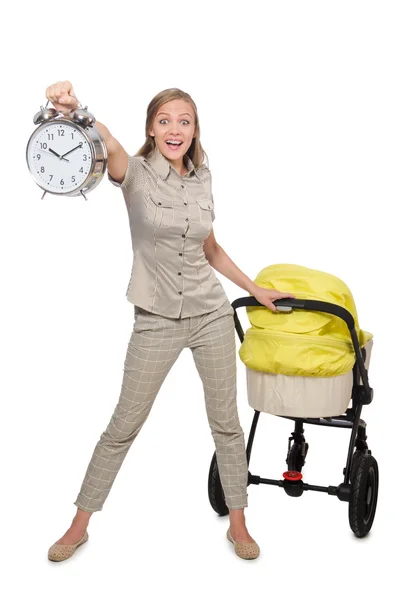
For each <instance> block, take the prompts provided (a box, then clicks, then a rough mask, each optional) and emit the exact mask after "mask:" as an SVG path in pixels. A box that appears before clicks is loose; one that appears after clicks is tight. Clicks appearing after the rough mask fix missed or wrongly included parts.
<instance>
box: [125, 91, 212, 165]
mask: <svg viewBox="0 0 397 600" xmlns="http://www.w3.org/2000/svg"><path fill="white" fill-rule="evenodd" d="M175 99H182V100H185V101H186V102H189V104H190V105H191V107H192V109H193V113H194V120H195V125H196V130H195V133H196V137H194V138H193V139H192V143H191V144H190V148H189V149H188V151H187V152H186V154H187V155H188V157H189V158H190V160H191V161H192V162H193V164H194V166H195V168H196V169H198V168H200V167H202V166H207V163H208V156H207V154H206V153H205V152H204V149H203V147H202V145H201V142H200V123H199V118H198V113H197V106H196V104H195V102H194V101H193V99H192V98H191V96H189V94H187V93H186V92H183V91H182V90H180V89H178V88H169V89H167V90H163V91H162V92H159V93H158V94H157V95H156V96H155V97H154V98H153V99H152V100H151V101H150V102H149V105H148V107H147V113H146V125H145V134H146V141H145V143H144V144H143V146H141V148H139V150H138V152H137V153H136V154H135V156H144V157H145V158H148V157H149V156H150V155H151V154H152V153H153V152H154V150H155V148H156V144H155V141H154V138H153V137H152V136H151V135H149V131H150V129H151V127H152V124H153V121H154V118H155V116H156V114H157V112H158V111H159V109H160V107H161V106H162V105H163V104H165V103H166V102H169V101H170V100H175ZM204 157H205V159H206V161H205V162H204Z"/></svg>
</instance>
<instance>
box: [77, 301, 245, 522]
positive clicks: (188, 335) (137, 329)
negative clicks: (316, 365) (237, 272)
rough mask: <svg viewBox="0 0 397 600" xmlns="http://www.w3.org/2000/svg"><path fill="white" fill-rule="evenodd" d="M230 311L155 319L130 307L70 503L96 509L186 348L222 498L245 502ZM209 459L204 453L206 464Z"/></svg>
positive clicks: (240, 505)
mask: <svg viewBox="0 0 397 600" xmlns="http://www.w3.org/2000/svg"><path fill="white" fill-rule="evenodd" d="M233 312H234V311H233V307H232V306H231V304H230V302H229V300H226V301H225V303H224V304H223V305H222V306H221V307H220V308H218V309H217V310H214V311H212V312H210V313H206V314H204V315H199V316H195V317H186V318H183V319H174V318H168V317H162V316H159V315H156V314H154V313H151V312H148V311H146V310H144V309H142V308H140V307H137V306H135V317H136V319H135V323H134V328H133V332H132V334H131V339H130V341H129V344H128V348H127V355H126V358H125V363H124V376H123V382H122V387H121V393H120V398H119V402H118V404H117V406H116V408H115V410H114V413H113V415H112V418H111V419H110V422H109V424H108V426H107V428H106V430H105V431H104V432H103V433H102V435H101V437H100V439H99V441H98V443H97V445H96V447H95V449H94V452H93V455H92V458H91V461H90V463H89V465H88V468H87V472H86V475H85V478H84V481H83V483H82V486H81V490H80V492H79V494H78V497H77V500H76V501H75V503H74V504H75V505H76V506H77V507H79V508H81V509H82V510H85V511H89V512H93V511H98V510H102V507H103V504H104V502H105V500H106V498H107V496H108V494H109V492H110V489H111V487H112V485H113V482H114V480H115V478H116V475H117V473H118V471H119V469H120V467H121V465H122V463H123V460H124V458H125V456H126V454H127V452H128V450H129V448H130V446H131V444H132V442H133V441H134V439H135V438H136V436H137V435H138V433H139V431H140V430H141V428H142V426H143V424H144V422H145V421H146V419H147V417H148V415H149V412H150V409H151V407H152V405H153V402H154V400H155V398H156V396H157V394H158V392H159V389H160V387H161V385H162V383H163V381H164V379H165V377H166V376H167V373H168V372H169V371H170V369H171V367H172V365H173V364H174V362H175V361H176V359H177V358H178V356H179V354H180V353H181V351H182V350H183V348H186V347H187V348H190V349H191V351H192V353H193V358H194V362H195V365H196V367H197V370H198V373H199V375H200V378H201V381H202V383H203V388H204V397H205V404H206V411H207V417H208V422H209V425H210V428H211V433H212V436H213V439H214V442H215V449H216V455H217V462H218V469H219V475H220V479H221V483H222V487H223V491H224V494H225V501H226V504H227V506H228V508H229V510H231V509H236V508H243V507H246V506H248V503H247V477H248V466H247V459H246V452H245V442H244V433H243V430H242V428H241V425H240V422H239V417H238V412H237V404H236V341H235V328H234V319H233ZM209 463H210V459H209V461H208V467H209ZM170 485H172V479H170ZM170 491H172V490H170Z"/></svg>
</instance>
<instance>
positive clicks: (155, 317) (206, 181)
mask: <svg viewBox="0 0 397 600" xmlns="http://www.w3.org/2000/svg"><path fill="white" fill-rule="evenodd" d="M46 97H47V98H48V99H49V100H50V101H51V102H52V103H53V105H54V107H55V108H56V109H57V110H59V111H60V112H63V113H64V114H68V113H69V111H70V110H72V109H74V108H76V107H77V106H78V102H77V99H76V96H75V94H74V91H73V87H72V84H71V83H70V82H69V81H64V82H62V81H60V82H58V83H55V84H53V85H51V86H50V87H48V88H47V90H46ZM96 127H97V128H98V130H99V131H100V133H101V134H102V136H103V138H104V140H105V143H106V146H107V150H108V177H109V180H110V181H111V182H112V183H113V184H114V185H116V186H118V187H121V189H122V192H123V194H124V198H125V202H126V205H127V208H128V215H129V220H130V227H131V236H132V244H133V253H134V261H133V269H132V273H131V279H130V283H129V286H128V290H127V294H126V295H127V298H128V300H129V301H130V302H131V303H132V304H134V306H135V322H134V328H133V332H132V334H131V339H130V342H129V344H128V348H127V354H126V359H125V363H124V377H123V382H122V389H121V393H120V398H119V402H118V404H117V406H116V408H115V410H114V413H113V415H112V417H111V420H110V422H109V424H108V426H107V429H106V430H105V431H104V432H103V433H102V435H101V437H100V439H99V441H98V443H97V445H96V447H95V449H94V452H93V455H92V458H91V461H90V463H89V465H88V468H87V472H86V475H85V478H84V481H83V483H82V486H81V489H80V492H79V494H78V497H77V499H76V501H75V503H74V504H75V505H76V506H77V513H76V515H75V517H74V518H73V521H72V524H71V526H70V528H69V529H68V530H67V531H66V533H65V535H64V536H63V537H62V538H60V539H59V540H58V541H57V542H56V543H55V544H53V545H52V546H51V548H50V549H49V551H48V558H49V559H50V560H55V561H60V560H65V559H66V558H69V557H70V556H72V554H73V553H74V552H75V550H76V549H77V548H78V547H79V546H80V545H81V544H83V543H84V542H86V541H87V539H88V533H87V526H88V522H89V519H90V517H91V515H92V513H93V512H95V511H99V510H102V507H103V504H104V502H105V500H106V497H107V495H108V493H109V491H110V488H111V486H112V485H113V482H114V480H115V477H116V475H117V473H118V471H119V469H120V467H121V464H122V462H123V460H124V458H125V456H126V454H127V452H128V450H129V448H130V446H131V444H132V442H133V440H134V439H135V437H136V436H137V434H138V432H139V431H140V429H141V428H142V426H143V424H144V422H145V420H146V418H147V416H148V414H149V412H150V409H151V407H152V405H153V402H154V400H155V398H156V395H157V393H158V391H159V389H160V387H161V385H162V383H163V381H164V379H165V377H166V375H167V373H168V372H169V370H170V369H171V367H172V365H173V364H174V362H175V360H176V359H177V357H178V356H179V354H180V352H181V351H182V349H183V348H185V347H189V348H190V349H191V350H192V353H193V358H194V361H195V364H196V367H197V369H198V372H199V375H200V377H201V380H202V382H203V387H204V396H205V402H206V410H207V416H208V421H209V425H210V428H211V433H212V435H213V438H214V442H215V446H216V454H217V462H218V469H219V474H220V479H221V483H222V487H223V490H224V494H225V501H226V504H227V506H228V508H229V518H230V527H229V529H228V531H227V538H228V539H229V541H231V542H232V543H233V545H234V549H235V552H236V554H237V555H238V556H240V557H241V558H256V557H257V556H258V555H259V546H258V545H257V544H256V542H255V541H254V540H253V538H252V537H251V536H250V534H249V533H248V530H247V527H246V525H245V516H244V508H245V507H247V506H248V503H247V477H248V467H247V460H246V452H245V443H244V434H243V431H242V428H241V426H240V422H239V417H238V413H237V405H236V349H235V330H234V319H233V314H234V309H233V307H232V306H231V304H230V302H229V301H228V299H227V297H226V295H225V292H224V290H223V287H222V285H221V284H220V282H219V280H218V279H217V277H216V276H215V273H214V271H213V269H212V268H211V267H213V268H214V269H216V270H217V271H219V272H220V273H222V274H223V275H224V276H225V277H228V278H229V279H230V280H231V281H233V282H234V283H235V284H236V285H238V286H240V287H241V288H242V289H244V290H246V291H248V292H249V293H250V294H252V295H253V296H254V297H255V298H256V299H257V300H258V301H259V302H261V304H263V305H265V306H267V307H268V308H269V309H270V310H272V311H276V310H277V309H276V307H275V306H274V304H273V303H272V300H276V299H278V298H287V297H293V296H292V294H287V293H281V292H278V291H277V290H266V289H263V288H260V287H259V286H257V285H256V284H254V283H253V282H252V281H251V280H250V279H249V278H248V277H247V276H246V275H245V274H244V273H242V271H240V270H239V269H238V267H237V266H236V265H235V264H234V263H233V262H232V260H231V259H230V258H229V256H228V255H227V254H226V252H225V251H224V250H223V248H222V247H221V246H220V245H219V244H218V243H217V241H216V240H215V236H214V232H213V229H212V222H213V220H214V218H215V213H214V209H213V198H212V192H211V174H210V171H209V169H208V168H207V166H206V165H205V164H204V163H203V156H204V154H205V153H204V151H203V148H202V146H201V143H200V126H199V119H198V114H197V108H196V105H195V103H194V102H193V100H192V98H191V97H190V96H189V95H188V94H186V93H185V92H182V91H181V90H179V89H169V90H164V91H163V92H160V93H159V94H158V95H157V96H155V97H154V98H153V100H152V101H151V102H150V104H149V106H148V111H147V119H146V141H145V143H144V145H143V146H142V148H141V149H140V150H139V151H138V152H137V154H136V155H135V156H129V155H128V154H127V152H126V151H125V150H124V148H123V147H122V146H121V144H120V143H119V142H118V141H117V140H116V139H115V138H114V137H113V136H112V135H111V133H110V131H109V130H108V129H107V127H105V126H104V125H103V124H101V123H99V122H98V121H97V122H96Z"/></svg>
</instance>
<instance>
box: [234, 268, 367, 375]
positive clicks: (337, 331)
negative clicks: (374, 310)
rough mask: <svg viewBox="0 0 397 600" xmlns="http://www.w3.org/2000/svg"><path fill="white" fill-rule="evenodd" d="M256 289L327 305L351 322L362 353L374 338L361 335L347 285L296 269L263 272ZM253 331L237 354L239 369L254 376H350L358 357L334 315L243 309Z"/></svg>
mask: <svg viewBox="0 0 397 600" xmlns="http://www.w3.org/2000/svg"><path fill="white" fill-rule="evenodd" d="M254 281H255V283H256V284H257V285H259V286H260V287H263V288H268V289H277V290H278V291H280V292H291V294H294V295H295V296H296V298H297V299H308V300H321V301H323V302H331V303H333V304H337V305H338V306H341V307H343V308H345V309H346V310H348V311H349V312H350V314H351V315H352V316H353V318H354V323H355V329H356V332H357V336H358V341H359V345H360V348H362V347H363V346H364V345H365V344H366V343H367V341H368V340H370V339H371V338H372V337H373V336H372V334H371V333H369V332H367V331H363V330H361V329H360V327H359V324H358V316H357V311H356V306H355V303H354V300H353V296H352V293H351V291H350V290H349V288H348V287H347V285H346V284H345V283H344V282H343V281H341V280H340V279H338V278H337V277H335V276H334V275H330V274H329V273H324V272H322V271H317V270H315V269H309V268H307V267H303V266H300V265H293V264H278V265H271V266H269V267H266V268H265V269H263V270H262V271H260V273H259V274H258V275H257V277H256V279H255V280H254ZM246 311H247V316H248V318H249V320H250V323H251V325H252V327H250V328H249V329H248V330H247V331H246V333H245V335H244V341H243V343H242V344H241V346H240V349H239V356H240V358H241V360H242V361H243V363H244V364H245V365H246V366H247V367H250V368H251V369H255V370H257V371H264V372H267V373H279V374H283V375H301V376H305V377H334V376H336V375H342V374H344V373H347V372H348V371H350V370H351V369H352V368H353V366H354V363H355V361H356V355H355V352H354V347H353V343H352V339H351V335H350V332H349V329H348V327H347V325H346V322H345V321H344V320H343V319H341V318H340V317H337V316H335V315H331V314H328V313H324V312H317V311H311V310H302V309H293V310H292V312H290V313H282V312H277V313H274V312H272V311H270V310H269V309H267V308H266V307H264V306H247V307H246Z"/></svg>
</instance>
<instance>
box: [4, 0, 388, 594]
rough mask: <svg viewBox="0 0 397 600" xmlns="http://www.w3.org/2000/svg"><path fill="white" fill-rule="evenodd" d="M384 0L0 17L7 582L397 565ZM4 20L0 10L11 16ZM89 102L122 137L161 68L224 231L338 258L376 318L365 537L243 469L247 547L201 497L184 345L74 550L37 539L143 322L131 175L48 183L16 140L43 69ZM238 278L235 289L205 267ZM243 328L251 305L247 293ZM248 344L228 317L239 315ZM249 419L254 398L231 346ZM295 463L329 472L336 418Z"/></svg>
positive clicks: (293, 581) (192, 385)
mask: <svg viewBox="0 0 397 600" xmlns="http://www.w3.org/2000/svg"><path fill="white" fill-rule="evenodd" d="M395 6H396V5H395V3H394V2H384V1H381V0H378V1H376V2H375V1H373V2H367V1H363V0H360V1H357V2H354V1H348V0H343V1H335V0H334V1H332V2H328V1H321V0H317V1H312V2H301V1H297V0H296V1H292V2H289V1H279V2H266V1H263V0H262V1H260V2H259V1H256V2H254V1H249V0H248V1H246V2H243V3H241V2H231V1H228V2H215V1H212V2H195V3H186V2H178V1H173V2H168V3H167V2H164V3H160V2H149V3H148V4H145V3H144V2H139V3H135V2H131V3H124V2H118V1H116V0H113V1H112V2H111V3H106V4H101V3H99V2H98V3H94V2H86V3H84V4H82V5H78V4H76V3H70V4H66V3H58V4H55V3H50V4H48V3H47V4H40V5H37V4H35V3H32V4H30V5H29V6H28V5H27V4H26V5H25V4H15V3H13V4H12V6H10V7H9V8H8V16H7V20H6V23H5V27H4V31H3V39H2V40H1V58H2V83H3V86H2V87H3V91H2V95H1V105H2V106H1V110H2V116H3V119H2V136H1V137H2V143H1V153H2V157H1V159H2V165H3V169H2V175H3V176H2V203H1V216H0V244H1V246H0V252H1V284H2V291H1V323H0V325H1V338H0V339H1V342H0V343H1V367H2V368H1V380H0V385H1V397H2V404H1V423H2V427H1V436H0V444H1V465H2V468H1V480H0V481H1V503H2V510H1V516H2V520H3V523H2V541H1V552H2V553H3V554H4V558H3V560H2V567H3V575H2V582H1V584H0V585H1V586H2V587H4V588H8V589H7V590H6V591H5V593H2V595H3V597H5V598H7V600H8V599H11V598H12V599H13V598H18V599H19V598H27V597H30V596H31V595H32V594H34V595H35V596H36V595H38V596H39V597H40V598H42V599H43V600H44V599H45V600H47V599H50V598H51V599H59V600H63V599H66V598H68V599H70V598H72V597H73V598H78V599H79V598H97V599H102V598H103V599H105V598H110V597H111V598H115V597H135V598H158V597H170V598H171V597H172V598H174V599H182V598H184V599H185V598H194V599H195V598H200V599H201V598H205V597H211V598H212V597H222V598H227V599H230V600H234V599H240V598H242V597H246V598H251V597H260V596H262V595H266V596H267V597H274V595H275V594H277V597H281V598H289V597H291V594H296V593H300V594H305V597H306V598H317V597H318V596H320V595H321V597H323V598H333V597H335V595H336V594H340V593H341V591H342V590H343V594H344V597H359V598H361V599H366V598H372V597H373V596H374V594H377V593H378V591H379V590H380V587H381V586H382V588H383V589H385V588H386V589H387V587H389V591H388V593H389V594H392V593H393V592H392V588H391V587H390V586H393V588H394V577H393V568H394V562H395V561H394V556H395V553H394V539H395V535H396V519H395V512H396V509H395V497H393V492H394V494H395V491H396V484H395V469H394V467H395V441H394V436H395V429H396V428H395V418H396V384H395V377H394V371H395V368H396V367H395V365H396V360H395V318H396V285H395V273H396V270H395V256H396V252H395V217H394V216H393V215H394V211H395V199H396V187H395V165H396V139H397V138H396V84H395V78H396V60H395V58H396V50H397V48H396V35H395V32H396V25H397V23H396V13H395ZM3 23H4V22H3ZM65 79H69V80H71V81H72V83H73V86H74V89H75V91H76V94H77V95H78V97H79V99H80V101H81V102H82V103H83V104H84V105H86V104H88V109H89V110H90V111H92V112H93V114H94V115H95V116H96V118H97V119H98V120H99V121H101V122H102V123H104V124H106V125H107V126H108V127H109V129H110V130H111V132H112V134H113V135H114V136H115V137H116V138H117V139H118V140H119V141H120V142H121V143H122V144H123V146H124V147H125V148H126V150H127V151H128V152H129V153H130V154H134V153H135V152H136V151H137V150H138V148H139V147H140V146H141V145H142V143H143V142H144V123H145V117H146V109H147V105H148V104H149V102H150V100H151V99H152V97H153V96H154V95H155V94H157V93H158V92H159V91H161V90H163V89H165V88H169V87H179V88H181V89H182V90H185V91H187V92H188V93H190V95H191V96H192V97H193V99H194V100H195V102H196V104H197V106H198V111H199V117H200V122H201V131H202V138H201V140H202V144H203V147H204V150H205V151H206V152H207V154H208V156H209V165H210V168H211V171H212V176H213V194H214V201H215V212H216V220H215V223H214V232H215V236H216V238H217V240H218V242H219V243H220V244H221V246H222V247H223V248H224V249H225V251H226V252H227V253H228V254H229V255H230V257H231V258H232V260H233V261H234V262H235V263H236V264H237V265H238V267H239V268H240V269H241V270H242V271H244V272H245V273H246V274H247V275H248V276H249V277H250V278H251V279H254V278H255V277H256V275H257V273H258V272H259V271H260V270H261V269H262V268H264V267H265V266H267V265H270V264H274V263H281V262H286V263H295V264H301V265H304V266H307V267H310V268H314V269H320V270H323V271H327V272H330V273H333V274H334V275H336V276H337V277H339V278H341V279H342V280H343V281H345V283H347V285H348V286H349V287H350V289H351V291H352V293H353V296H354V299H355V302H356V305H357V309H358V314H359V323H360V326H361V327H362V328H363V329H365V330H367V331H370V332H372V333H373V334H374V350H373V355H372V362H371V366H370V371H369V376H370V384H371V385H372V387H373V388H374V390H375V397H374V402H373V403H372V404H371V405H370V406H368V407H364V411H363V418H364V419H366V421H367V423H368V429H367V432H368V442H369V445H370V447H371V449H372V452H373V455H374V456H375V457H376V458H377V460H378V463H379V467H380V492H379V500H378V510H377V514H376V518H375V522H374V525H373V529H372V531H371V533H370V535H369V536H368V537H367V538H366V539H362V540H359V539H357V538H355V537H354V535H353V533H352V532H351V530H350V528H349V523H348V516H347V515H348V507H347V504H346V503H342V502H340V501H339V500H338V499H337V498H335V497H331V496H327V495H326V494H319V493H314V492H306V493H305V494H304V495H303V496H302V497H300V498H298V499H293V498H289V497H288V496H286V494H285V493H284V492H283V491H282V490H280V489H278V488H273V487H269V486H265V485H261V486H254V485H251V486H250V487H249V488H248V493H249V507H248V509H246V511H245V513H246V522H247V526H248V529H249V532H250V533H251V535H252V536H253V537H254V538H255V539H256V541H257V542H258V543H259V545H260V547H261V555H260V557H259V559H257V560H255V561H244V560H241V559H239V558H238V557H237V556H236V555H235V554H234V550H233V547H232V545H231V544H230V542H228V541H227V540H226V537H225V534H226V529H227V526H228V517H223V518H221V517H218V515H217V514H216V513H214V511H213V510H212V508H211V506H210V504H209V501H208V496H207V477H208V470H209V464H210V460H211V457H212V453H213V451H214V444H213V440H212V437H211V434H210V429H209V426H208V423H207V420H206V414H205V408H204V397H203V390H202V384H201V381H200V379H199V376H198V373H197V371H196V370H195V366H194V362H193V358H192V356H191V353H190V351H189V350H188V349H185V350H184V351H183V352H182V354H181V356H180V358H179V360H178V361H177V363H175V365H174V367H173V369H172V371H171V372H170V374H169V376H168V377H167V379H166V380H165V382H164V384H163V386H162V388H161V390H160V393H159V395H158V397H157V399H156V402H155V404H154V407H153V410H152V412H151V414H150V417H149V419H148V421H147V423H146V424H145V426H144V428H143V430H142V432H141V433H140V435H139V436H138V438H137V440H136V442H135V443H134V445H133V446H132V448H131V450H130V452H129V454H128V456H127V458H126V460H125V462H124V464H123V466H122V468H121V471H120V473H119V475H118V477H117V479H116V482H115V484H114V487H113V489H112V491H111V493H110V495H109V497H108V500H107V502H106V503H105V506H104V509H103V511H102V512H100V513H97V514H95V515H94V516H93V517H92V519H91V522H90V525H89V534H90V540H89V542H88V543H87V544H85V545H84V546H83V547H82V548H80V549H79V550H78V551H77V552H76V554H75V555H74V556H73V558H71V559H70V560H68V561H66V562H64V563H50V562H49V561H48V560H47V549H48V547H49V546H50V545H51V544H52V543H53V542H55V541H56V540H57V539H59V537H61V535H62V534H63V533H64V532H65V530H66V529H67V528H68V527H69V524H70V522H71V519H72V517H73V515H74V513H75V509H76V508H75V506H74V505H73V502H74V500H75V498H76V495H77V493H78V490H79V488H80V484H81V481H82V479H83V476H84V474H85V470H86V467H87V464H88V461H89V459H90V457H91V454H92V451H93V448H94V446H95V444H96V442H97V440H98V438H99V435H100V434H101V432H102V431H103V430H104V429H105V427H106V425H107V423H108V421H109V419H110V416H111V414H112V412H113V409H114V406H115V405H116V403H117V401H118V396H119V392H120V386H121V380H122V374H123V362H124V357H125V352H126V348H127V344H128V340H129V337H130V334H131V331H132V326H133V320H134V316H133V305H132V304H130V303H129V302H128V301H127V300H126V297H125V291H126V288H127V284H128V279H129V275H130V269H131V264H132V250H131V241H130V232H129V226H128V219H127V211H126V208H125V205H124V200H123V197H122V193H121V191H120V190H119V189H117V188H115V187H114V186H112V185H111V184H110V183H109V182H108V181H107V178H106V177H105V178H104V179H103V181H102V182H101V184H100V185H99V187H98V188H97V189H96V190H94V191H93V192H92V193H90V194H89V195H88V196H87V198H88V199H87V201H84V199H82V198H81V199H80V198H68V197H64V198H62V197H56V196H51V195H49V194H47V195H46V196H45V198H44V200H41V195H42V191H41V189H40V188H39V187H38V186H37V185H36V184H35V183H34V181H33V179H32V178H31V176H30V174H29V172H28V169H27V165H26V159H25V150H26V144H27V141H28V138H29V137H30V135H31V133H32V131H33V129H34V127H35V126H34V124H33V115H34V114H35V113H36V112H37V111H38V110H39V108H40V105H41V104H45V102H46V99H45V90H46V88H47V86H49V85H51V84H52V83H55V82H57V81H59V80H65ZM218 277H219V279H220V281H221V283H222V285H223V286H224V289H225V291H226V294H227V296H228V298H229V299H230V301H233V300H234V299H236V298H239V297H241V296H246V295H247V292H246V291H245V290H243V289H241V288H238V287H237V286H236V285H235V284H233V283H232V282H231V281H229V280H228V279H226V278H224V277H223V276H222V275H219V274H218ZM239 317H240V319H241V320H242V323H243V326H244V328H246V327H247V326H248V320H247V318H246V315H245V310H244V309H239ZM236 344H237V348H238V347H239V340H238V338H237V335H236ZM238 407H239V414H240V420H241V424H242V426H243V428H244V431H245V435H246V440H247V439H248V433H249V427H250V424H251V420H252V417H253V414H254V412H253V410H252V409H251V408H250V407H249V405H248V402H247V395H246V386H245V365H244V364H243V363H242V362H241V360H240V359H238ZM292 425H293V423H292V422H290V421H287V420H284V419H278V418H276V417H271V416H266V415H264V414H262V415H261V418H260V420H259V425H258V429H257V434H256V438H255V443H254V449H253V454H252V460H251V464H250V470H251V472H252V473H254V474H258V475H261V476H262V477H274V478H277V479H278V478H280V477H281V474H282V472H283V471H284V470H285V468H286V465H285V455H286V449H287V442H288V436H289V433H290V431H292ZM305 432H306V436H307V440H308V441H309V443H310V451H309V456H308V463H307V466H306V467H305V471H304V479H305V481H307V482H308V483H312V484H318V485H338V484H339V483H341V482H342V469H343V466H344V461H345V457H346V453H347V448H348V439H349V432H347V431H344V430H338V429H328V428H321V427H313V426H312V427H310V426H307V427H306V430H305Z"/></svg>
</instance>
